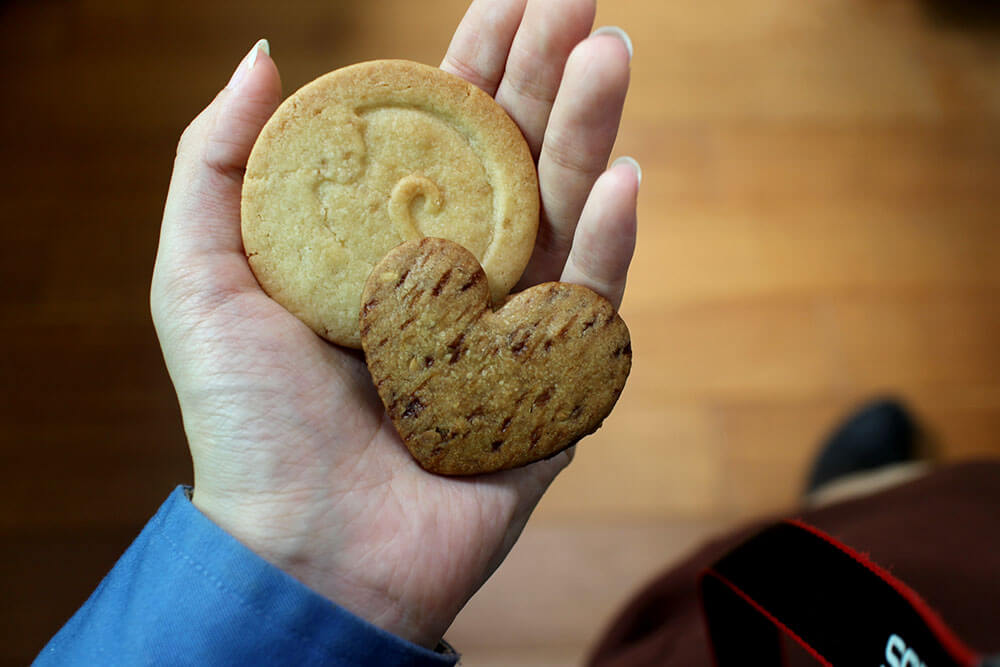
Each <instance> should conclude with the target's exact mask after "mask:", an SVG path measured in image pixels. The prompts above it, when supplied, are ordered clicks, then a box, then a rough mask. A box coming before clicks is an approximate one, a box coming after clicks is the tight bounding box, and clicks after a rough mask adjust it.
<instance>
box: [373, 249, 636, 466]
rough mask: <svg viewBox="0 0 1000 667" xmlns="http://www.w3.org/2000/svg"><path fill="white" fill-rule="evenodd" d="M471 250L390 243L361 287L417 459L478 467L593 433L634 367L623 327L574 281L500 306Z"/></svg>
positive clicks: (394, 402)
mask: <svg viewBox="0 0 1000 667" xmlns="http://www.w3.org/2000/svg"><path fill="white" fill-rule="evenodd" d="M489 296H490V295H489V289H488V288H487V286H486V280H485V275H484V273H483V271H482V269H481V268H480V267H479V265H478V264H477V263H476V259H475V257H473V256H472V255H470V254H469V253H468V252H467V251H466V250H464V249H463V248H461V247H460V246H458V245H456V244H454V243H451V242H449V241H445V240H442V239H432V238H425V239H422V240H418V241H411V242H409V243H406V244H404V245H401V246H400V247H398V248H396V249H395V250H393V251H392V252H390V253H389V254H388V255H387V256H386V258H385V259H384V260H383V261H382V262H381V263H380V264H379V265H378V266H377V267H375V270H374V271H373V272H372V274H371V277H370V278H369V279H368V283H367V284H366V286H365V291H364V294H363V303H364V305H363V306H362V308H361V342H362V344H363V346H364V350H365V359H366V361H367V363H368V369H369V371H370V372H371V375H372V380H373V381H374V382H375V386H376V388H377V389H378V393H379V396H380V397H381V398H382V402H383V404H384V405H385V409H386V412H387V413H388V415H389V417H390V419H392V423H393V425H395V427H396V430H397V431H398V432H399V435H400V437H402V439H403V442H404V443H405V444H406V446H407V448H408V449H409V450H410V453H411V454H413V457H414V458H415V459H416V460H417V462H418V463H419V464H420V465H421V466H423V467H424V468H425V469H427V470H430V471H431V472H436V473H441V474H446V475H471V474H476V473H483V472H492V471H494V470H503V469H506V468H513V467H516V466H522V465H526V464H528V463H531V462H533V461H537V460H539V459H543V458H547V457H550V456H552V455H554V454H557V453H558V452H560V451H562V450H563V449H565V448H566V447H569V446H570V445H572V444H573V443H575V442H576V441H577V440H579V439H580V438H582V437H583V436H585V435H587V434H588V433H592V432H593V431H594V430H596V429H597V428H598V427H599V426H600V425H601V422H602V421H603V420H604V418H605V417H606V416H607V415H608V413H610V412H611V408H612V407H614V404H615V402H616V401H617V400H618V396H619V395H620V394H621V391H622V389H623V388H624V386H625V380H626V378H627V377H628V374H629V370H630V369H631V367H632V345H631V343H630V339H629V333H628V328H627V327H626V326H625V323H624V322H623V321H622V319H621V317H619V316H618V315H617V314H616V313H615V310H614V308H613V307H612V306H611V304H610V303H609V302H608V301H607V300H606V299H604V298H603V297H601V296H598V295H597V294H596V293H594V292H592V291H590V290H589V289H587V288H585V287H581V286H579V285H571V284H568V283H543V284H541V285H537V286H535V287H532V288H530V289H527V290H525V291H523V292H519V293H518V294H515V295H514V296H512V297H511V298H510V300H508V301H507V302H506V303H505V304H504V305H503V307H501V308H500V309H499V310H497V311H496V312H494V311H493V310H492V309H491V308H490V306H489Z"/></svg>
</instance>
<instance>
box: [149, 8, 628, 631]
mask: <svg viewBox="0 0 1000 667" xmlns="http://www.w3.org/2000/svg"><path fill="white" fill-rule="evenodd" d="M593 15H594V4H593V0H558V1H556V0H537V1H536V0H528V1H527V2H526V1H525V0H476V2H474V3H473V4H472V6H471V7H470V9H469V12H468V13H467V15H466V17H465V19H464V20H463V21H462V24H461V25H460V26H459V29H458V31H457V32H456V35H455V37H454V39H453V41H452V45H451V47H450V48H449V51H448V55H447V56H446V58H445V61H444V63H443V65H442V67H443V68H444V69H446V70H449V71H451V72H453V73H455V74H457V75H459V76H462V77H464V78H466V79H467V80H469V81H470V82H472V83H474V84H475V85H478V86H480V87H481V88H483V89H484V90H486V91H487V92H489V93H490V94H493V95H495V96H496V98H497V100H498V101H499V102H500V104H502V105H503V106H504V107H505V108H506V109H507V111H508V113H510V114H511V116H512V117H513V118H514V120H515V121H516V122H517V123H518V125H519V126H520V127H521V129H522V132H523V133H524V134H525V137H526V139H527V140H528V143H529V146H530V147H531V149H532V152H533V153H534V155H535V156H536V159H537V160H538V170H539V180H540V186H541V194H542V206H543V211H542V220H541V227H540V230H539V240H538V244H537V246H536V250H535V254H534V256H533V258H532V261H531V263H530V265H529V267H528V269H527V271H526V272H525V277H524V279H523V281H522V283H523V285H522V286H527V285H531V284H535V283H537V282H541V281H544V280H553V279H560V277H561V279H563V280H567V281H572V282H577V283H581V284H584V285H587V286H588V287H591V288H592V289H594V290H595V291H598V292H599V293H601V294H603V295H604V296H606V297H607V298H609V299H610V300H611V301H612V302H613V303H614V304H615V305H616V306H617V304H618V302H619V301H620V299H621V295H622V291H623V289H624V282H625V273H626V271H627V268H628V263H629V260H630V258H631V253H632V247H633V244H634V238H635V197H636V191H637V187H638V174H637V172H636V171H635V170H634V169H633V168H632V167H630V166H628V165H622V166H618V167H616V168H612V169H611V170H609V171H607V172H605V168H606V165H607V160H608V155H609V153H610V150H611V146H612V145H613V142H614V138H615V135H616V133H617V127H618V122H619V118H620V114H621V107H622V104H623V101H624V97H625V92H626V89H627V86H628V67H629V58H630V54H629V52H628V50H627V48H626V46H625V42H623V41H622V40H621V39H619V38H618V37H616V36H615V35H614V34H602V33H601V31H598V34H595V35H594V36H592V37H590V38H587V35H588V33H589V32H590V29H591V22H592V20H593ZM256 49H257V47H255V50H256ZM251 65H252V66H251ZM557 93H558V94H557ZM280 96H281V91H280V83H279V79H278V73H277V69H276V67H275V65H274V62H273V61H272V60H271V59H270V57H269V56H268V55H267V54H266V53H264V52H263V51H256V52H255V51H252V52H251V55H248V57H247V58H245V59H244V61H243V62H242V63H241V64H240V67H239V68H238V69H237V72H236V74H235V75H234V77H233V80H232V81H230V83H229V85H228V86H227V87H226V89H224V90H223V91H222V92H221V93H220V94H219V96H218V97H217V98H216V99H215V100H214V101H213V102H212V104H211V105H209V107H208V108H207V109H206V110H205V111H204V112H203V113H202V114H201V115H199V117H198V118H197V119H195V121H194V122H193V123H192V124H191V126H190V127H189V128H188V129H187V130H186V131H185V133H184V136H183V137H182V139H181V143H180V146H179V148H178V157H177V161H176V163H175V168H174V175H173V178H172V181H171V187H170V194H169V196H168V199H167V205H166V210H165V213H164V220H163V226H162V230H161V239H160V250H159V253H158V256H157V262H156V269H155V272H154V279H153V286H152V294H151V301H152V310H153V317H154V322H155V324H156V328H157V333H158V335H159V337H160V342H161V346H162V348H163V352H164V357H165V359H166V362H167V367H168V369H169V371H170V375H171V378H172V380H173V382H174V386H175V388H176V390H177V394H178V398H179V400H180V405H181V410H182V413H183V416H184V427H185V431H186V433H187V437H188V440H189V444H190V448H191V453H192V458H193V460H194V469H195V495H194V502H195V504H196V505H197V506H198V508H199V509H200V510H201V511H202V512H204V513H205V514H206V515H207V516H208V517H209V518H211V519H213V520H214V521H215V522H216V523H218V524H219V525H220V526H221V527H223V528H224V529H226V530H227V531H228V532H230V533H231V534H232V535H234V536H235V537H237V538H238V539H240V540H241V541H242V542H243V543H244V544H246V545H247V546H248V547H250V548H251V549H253V550H254V551H256V552H257V553H258V554H260V555H261V556H263V557H264V558H266V559H268V560H269V561H271V562H272V563H274V564H275V565H277V566H278V567H280V568H282V569H283V570H285V571H286V572H288V573H290V574H292V575H293V576H295V577H296V578H298V579H299V580H300V581H302V582H303V583H305V584H306V585H308V586H310V587H311V588H312V589H314V590H316V591H317V592H319V593H322V594H324V595H326V596H327V597H329V598H330V599H332V600H334V601H335V602H337V603H338V604H340V605H342V606H344V607H346V608H347V609H349V610H351V611H353V612H354V613H356V614H358V615H359V616H361V617H363V618H365V619H367V620H369V621H371V622H372V623H375V624H376V625H379V626H380V627H383V628H385V629H387V630H389V631H390V632H393V633H395V634H397V635H400V636H402V637H404V638H406V639H409V640H412V641H415V642H417V643H420V644H423V645H426V646H433V645H434V644H435V643H436V642H437V640H438V639H439V638H440V637H441V636H442V634H443V633H444V631H445V630H446V629H447V627H448V626H449V625H450V623H451V621H452V620H453V619H454V616H455V615H456V614H457V612H458V611H459V609H461V607H462V605H464V603H465V602H466V601H467V600H468V598H469V597H470V596H471V595H472V594H473V593H474V592H475V591H476V590H477V589H478V587H479V586H480V585H482V583H483V582H484V581H485V580H486V578H487V577H488V576H489V574H490V573H491V572H492V571H493V569H494V568H495V567H496V566H497V565H498V564H499V563H500V561H501V560H502V559H503V557H504V556H505V555H506V554H507V552H508V551H509V549H510V548H511V546H512V545H513V543H514V541H515V540H516V538H517V536H518V535H519V533H520V531H521V529H522V527H523V526H524V522H525V521H526V520H527V518H528V516H529V514H530V512H531V510H532V508H533V507H534V506H535V504H536V503H537V502H538V500H539V499H540V497H541V495H542V493H543V492H544V490H545V489H546V488H547V486H548V485H549V483H550V482H551V481H552V479H554V477H555V476H556V474H557V473H558V472H559V471H560V470H561V469H562V468H563V467H565V465H566V464H567V463H568V462H569V459H570V455H569V454H568V453H564V454H560V455H558V456H557V457H555V458H553V459H551V460H548V461H543V462H539V463H536V464H533V465H531V466H528V467H526V468H521V469H517V470H511V471H507V472H502V473H496V474H492V475H484V476H480V477H475V478H446V477H440V476H435V475H431V474H428V473H426V472H425V471H423V470H422V469H421V468H420V467H419V466H418V465H417V464H416V463H415V462H414V461H413V459H412V458H411V457H410V455H409V453H408V452H407V450H406V449H405V447H404V446H403V445H402V443H401V442H400V440H399V437H398V436H397V434H396V432H395V430H394V429H393V427H392V424H391V422H390V421H389V420H388V417H387V416H386V415H385V412H384V410H383V406H382V404H381V402H380V401H379V399H378V396H377V394H376V393H375V389H374V386H373V385H372V383H371V380H370V379H369V377H368V372H367V369H366V367H365V364H364V361H363V359H361V358H360V356H359V354H358V353H356V352H353V351H349V350H345V349H342V348H338V347H335V346H332V345H330V344H329V343H327V342H325V341H323V340H322V339H320V338H319V337H318V336H316V335H315V334H314V333H313V332H312V331H311V330H310V329H309V328H308V327H306V326H305V325H304V324H302V323H301V322H299V321H298V320H297V319H295V318H294V317H293V316H292V315H290V314H289V313H288V312H287V311H286V310H284V309H283V308H282V307H281V306H279V305H278V304H277V303H275V302H274V301H272V300H271V299H270V298H269V297H267V295H265V294H264V293H263V292H262V291H261V289H260V287H259V286H258V285H257V282H256V280H255V279H254V277H253V274H252V273H251V271H250V269H249V267H248V265H247V262H246V258H245V256H244V253H243V247H242V242H241V239H240V221H239V210H240V190H241V185H242V174H243V169H244V168H245V166H246V161H247V157H248V155H249V152H250V149H251V147H252V145H253V141H254V140H255V138H256V136H257V134H258V133H259V132H260V129H261V127H263V125H264V123H265V122H266V120H267V119H268V117H269V116H270V115H271V113H273V111H274V109H275V108H276V107H277V105H278V102H279V100H280Z"/></svg>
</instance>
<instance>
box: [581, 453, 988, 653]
mask: <svg viewBox="0 0 1000 667" xmlns="http://www.w3.org/2000/svg"><path fill="white" fill-rule="evenodd" d="M799 516H800V517H801V519H802V520H803V521H805V522H807V523H808V524H811V525H813V526H816V527H817V528H819V529H820V530H822V531H824V532H826V533H828V534H829V535H831V536H833V537H834V538H835V539H837V540H838V541H840V542H842V543H843V544H845V545H849V546H850V547H851V548H852V549H854V550H855V551H858V552H862V553H866V554H868V555H869V557H870V559H871V560H872V561H873V562H875V563H878V564H879V566H880V567H881V568H882V569H884V570H885V571H887V572H888V573H890V574H891V575H892V576H894V577H896V578H897V579H899V580H901V581H902V582H904V583H905V584H906V585H907V586H909V587H910V588H912V589H913V590H914V591H916V592H917V593H918V594H919V595H920V596H921V597H922V598H923V599H924V600H925V601H926V602H927V604H928V605H929V606H930V607H931V608H933V609H935V610H937V612H938V614H940V616H941V618H942V619H943V621H944V622H945V623H946V624H947V625H948V626H949V627H950V628H951V629H952V630H954V631H955V633H956V634H957V635H958V636H959V637H960V638H961V639H962V640H964V642H965V643H966V644H968V645H969V646H971V647H973V648H974V649H976V650H977V651H979V652H981V653H986V654H990V653H996V652H998V651H1000V621H998V620H997V619H1000V461H988V462H987V461H984V462H977V463H966V464H960V465H953V466H948V467H944V468H941V469H938V470H937V471H935V472H933V473H931V474H929V475H927V476H925V477H923V478H921V479H918V480H915V481H912V482H909V483H907V484H903V485H901V486H897V487H894V488H892V489H889V490H887V491H883V492H881V493H877V494H874V495H871V496H867V497H864V498H858V499H856V500H851V501H847V502H842V503H838V504H836V505H831V506H829V507H824V508H821V509H817V510H809V511H806V512H803V513H801V514H800V515H799ZM774 520H775V519H773V518H769V519H768V520H767V521H764V522H760V523H757V524H754V525H750V526H747V527H745V528H743V529H741V530H738V531H735V532H733V533H732V534H730V535H727V536H725V537H723V538H720V539H718V540H715V541H713V542H711V543H709V544H706V545H705V546H704V547H703V548H702V549H701V550H700V551H698V552H697V553H696V554H694V555H693V556H691V557H690V558H688V559H687V560H686V561H684V562H682V563H681V564H680V565H678V566H676V567H674V568H671V569H670V570H668V571H667V572H665V573H663V574H662V575H660V576H659V577H657V578H656V579H655V580H654V581H652V582H651V583H650V584H649V585H648V586H646V587H645V588H644V589H642V590H641V591H639V592H638V593H637V594H636V595H635V597H634V598H633V599H632V601H631V602H629V603H628V604H627V605H626V607H625V608H624V609H623V610H622V611H621V613H620V614H619V615H618V617H617V618H616V619H615V620H614V621H613V622H612V623H611V624H610V626H609V627H608V629H607V631H606V632H605V634H604V636H603V637H602V638H601V639H600V640H599V641H598V643H597V644H596V647H595V649H594V651H593V652H592V655H591V658H590V660H589V664H591V665H595V666H600V667H621V666H625V665H629V666H641V665H684V666H686V667H687V666H697V665H711V664H712V658H711V652H710V649H709V647H708V639H707V635H706V631H705V629H704V626H703V624H702V619H701V611H700V607H699V602H698V590H697V578H698V574H699V573H700V572H701V571H702V570H704V569H706V568H707V567H709V566H710V565H711V564H712V563H714V562H715V561H716V560H718V559H719V558H721V557H722V556H723V555H724V554H725V553H726V552H728V551H729V550H730V549H731V548H732V547H734V546H735V545H737V544H739V543H740V542H741V541H743V540H745V539H746V538H747V537H749V536H750V535H752V534H753V533H755V532H757V530H759V529H760V528H761V527H763V526H764V525H766V524H768V523H772V522H773V521H774ZM789 657H790V660H789V662H790V664H791V665H793V666H797V665H814V664H816V663H815V662H813V661H811V659H809V658H808V656H806V654H804V653H802V652H800V653H799V654H798V655H796V654H790V656H789Z"/></svg>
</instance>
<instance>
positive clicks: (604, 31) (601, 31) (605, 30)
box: [591, 25, 635, 61]
mask: <svg viewBox="0 0 1000 667" xmlns="http://www.w3.org/2000/svg"><path fill="white" fill-rule="evenodd" d="M594 35H614V36H615V37H617V38H618V39H620V40H622V42H624V43H625V49H626V50H627V51H628V59H629V60H630V61H631V60H632V54H633V53H635V52H634V51H633V50H632V39H631V38H630V37H629V36H628V33H627V32H625V31H624V30H622V29H621V28H619V27H618V26H616V25H606V26H604V27H602V28H598V29H597V30H595V31H594V32H593V33H592V34H591V37H593V36H594Z"/></svg>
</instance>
